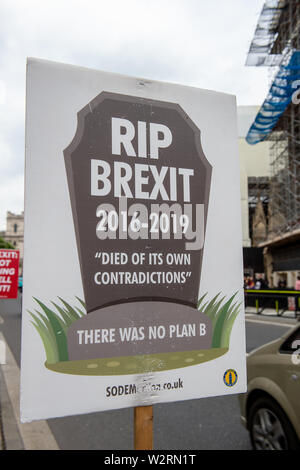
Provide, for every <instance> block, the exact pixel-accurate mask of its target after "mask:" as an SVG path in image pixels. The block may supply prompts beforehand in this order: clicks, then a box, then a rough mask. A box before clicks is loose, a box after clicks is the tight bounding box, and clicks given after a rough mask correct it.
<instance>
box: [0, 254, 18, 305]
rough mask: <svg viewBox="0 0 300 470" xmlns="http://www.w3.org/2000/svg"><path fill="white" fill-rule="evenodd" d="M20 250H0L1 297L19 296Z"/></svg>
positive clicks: (14, 297)
mask: <svg viewBox="0 0 300 470" xmlns="http://www.w3.org/2000/svg"><path fill="white" fill-rule="evenodd" d="M19 256H20V254H19V252H18V251H16V250H0V299H16V298H17V297H18V278H19Z"/></svg>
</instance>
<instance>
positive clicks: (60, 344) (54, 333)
mask: <svg viewBox="0 0 300 470" xmlns="http://www.w3.org/2000/svg"><path fill="white" fill-rule="evenodd" d="M76 299H77V300H78V302H79V303H80V306H81V307H83V309H84V310H82V308H79V307H72V306H71V305H69V304H68V303H67V302H66V301H65V300H63V299H62V298H60V297H59V300H60V302H61V304H62V306H60V305H58V304H57V303H55V302H52V305H53V306H54V309H50V308H48V307H47V306H46V305H45V304H44V303H43V302H41V301H40V300H39V299H36V298H35V297H34V300H35V301H36V302H37V304H38V305H39V307H40V309H41V310H36V309H35V313H33V312H30V311H29V310H28V312H29V313H30V315H31V317H32V318H33V321H32V324H33V325H34V327H35V328H36V330H37V331H38V333H39V335H40V337H41V339H42V341H43V344H44V348H45V352H46V357H47V362H48V363H49V364H54V363H55V362H60V361H68V360H69V356H68V344H67V330H68V328H69V326H70V325H72V323H73V322H74V321H76V320H79V318H81V317H83V316H84V315H86V308H85V303H84V302H83V300H81V299H79V298H78V297H76Z"/></svg>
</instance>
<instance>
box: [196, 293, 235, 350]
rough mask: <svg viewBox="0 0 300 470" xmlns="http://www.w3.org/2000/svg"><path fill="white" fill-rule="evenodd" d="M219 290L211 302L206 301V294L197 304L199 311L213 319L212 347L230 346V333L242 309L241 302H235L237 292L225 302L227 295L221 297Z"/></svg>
mask: <svg viewBox="0 0 300 470" xmlns="http://www.w3.org/2000/svg"><path fill="white" fill-rule="evenodd" d="M220 295H221V292H219V293H218V294H217V295H216V296H215V297H214V298H213V299H212V300H211V301H210V302H208V301H207V302H206V303H205V297H206V296H207V293H206V294H204V295H203V296H202V297H201V298H200V299H199V300H198V304H197V308H198V310H199V311H201V312H202V313H204V314H205V315H207V316H208V317H209V318H210V319H211V321H212V327H213V336H212V344H211V347H212V348H229V342H230V335H231V331H232V327H233V324H234V321H235V319H236V317H237V315H238V313H239V311H240V307H241V303H239V304H238V303H237V302H233V301H234V298H235V296H236V295H237V292H236V293H235V294H234V295H233V296H232V297H230V299H229V300H227V301H226V302H225V303H224V300H225V296H224V297H222V298H221V299H220V298H219V297H220Z"/></svg>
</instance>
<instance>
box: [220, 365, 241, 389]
mask: <svg viewBox="0 0 300 470" xmlns="http://www.w3.org/2000/svg"><path fill="white" fill-rule="evenodd" d="M237 379H238V375H237V372H236V371H235V370H234V369H228V370H227V371H226V372H225V374H224V375H223V380H224V384H225V385H226V386H227V387H233V386H234V385H235V384H236V383H237Z"/></svg>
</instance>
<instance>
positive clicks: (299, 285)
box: [295, 276, 300, 290]
mask: <svg viewBox="0 0 300 470" xmlns="http://www.w3.org/2000/svg"><path fill="white" fill-rule="evenodd" d="M295 290H300V276H297V281H296V282H295Z"/></svg>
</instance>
